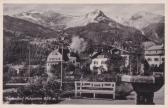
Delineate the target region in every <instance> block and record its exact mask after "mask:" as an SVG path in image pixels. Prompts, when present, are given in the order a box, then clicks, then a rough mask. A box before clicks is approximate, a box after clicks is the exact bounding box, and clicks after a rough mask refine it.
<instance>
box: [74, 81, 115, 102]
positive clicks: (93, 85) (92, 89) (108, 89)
mask: <svg viewBox="0 0 168 108" xmlns="http://www.w3.org/2000/svg"><path fill="white" fill-rule="evenodd" d="M115 88H116V85H115V82H87V81H75V97H76V96H77V94H78V93H80V95H81V93H93V97H94V98H95V95H96V94H112V95H113V99H115Z"/></svg>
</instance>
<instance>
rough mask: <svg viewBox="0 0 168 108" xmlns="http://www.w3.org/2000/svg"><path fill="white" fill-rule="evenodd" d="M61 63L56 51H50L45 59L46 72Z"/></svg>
mask: <svg viewBox="0 0 168 108" xmlns="http://www.w3.org/2000/svg"><path fill="white" fill-rule="evenodd" d="M61 61H62V54H61V53H60V52H59V51H58V50H54V51H52V52H51V53H50V54H49V55H48V57H47V64H46V65H47V72H50V69H51V66H52V65H55V64H58V63H59V62H61Z"/></svg>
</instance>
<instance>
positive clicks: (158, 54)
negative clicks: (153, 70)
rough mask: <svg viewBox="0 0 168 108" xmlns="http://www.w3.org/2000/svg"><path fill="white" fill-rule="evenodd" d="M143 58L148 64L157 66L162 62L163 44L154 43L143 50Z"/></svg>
mask: <svg viewBox="0 0 168 108" xmlns="http://www.w3.org/2000/svg"><path fill="white" fill-rule="evenodd" d="M145 59H146V60H147V61H148V63H149V65H150V66H157V67H159V65H160V64H162V63H164V61H165V56H164V46H163V45H154V46H151V47H149V48H148V49H146V50H145Z"/></svg>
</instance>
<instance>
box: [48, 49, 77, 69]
mask: <svg viewBox="0 0 168 108" xmlns="http://www.w3.org/2000/svg"><path fill="white" fill-rule="evenodd" d="M64 52H65V51H64ZM63 55H64V56H62V54H61V53H60V52H59V50H58V49H56V50H54V51H52V52H51V53H50V54H49V55H48V57H47V64H46V65H47V72H50V69H51V66H52V65H56V64H58V63H60V62H61V61H62V62H71V63H73V64H74V65H75V66H79V65H80V63H79V62H78V61H77V57H75V56H74V55H72V54H71V53H64V54H63Z"/></svg>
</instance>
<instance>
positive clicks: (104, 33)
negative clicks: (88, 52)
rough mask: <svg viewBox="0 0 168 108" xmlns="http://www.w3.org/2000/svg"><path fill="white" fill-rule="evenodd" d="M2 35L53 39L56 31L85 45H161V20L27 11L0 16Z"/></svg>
mask: <svg viewBox="0 0 168 108" xmlns="http://www.w3.org/2000/svg"><path fill="white" fill-rule="evenodd" d="M4 30H5V32H18V33H20V34H25V35H28V36H32V37H39V38H40V37H41V38H44V37H45V38H49V37H57V36H58V31H62V30H63V31H64V32H66V33H67V34H68V35H69V36H70V39H71V38H72V36H74V35H77V36H80V37H82V38H84V39H85V40H86V41H88V43H92V42H93V43H102V44H110V45H111V44H114V43H116V42H117V43H119V44H120V45H122V44H125V42H126V41H130V40H131V41H132V42H134V44H135V43H138V42H143V41H152V42H154V43H162V42H163V41H164V16H161V15H156V14H152V13H148V12H139V13H136V14H134V15H133V16H131V17H130V18H129V19H124V20H122V21H121V20H120V21H119V20H117V21H115V20H113V19H112V18H110V17H108V16H106V15H105V14H104V13H103V12H102V11H101V10H98V9H97V10H94V11H91V12H89V13H87V14H85V15H82V16H70V15H64V14H61V13H57V12H53V11H47V12H36V11H27V12H23V13H19V14H15V15H13V16H4Z"/></svg>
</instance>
